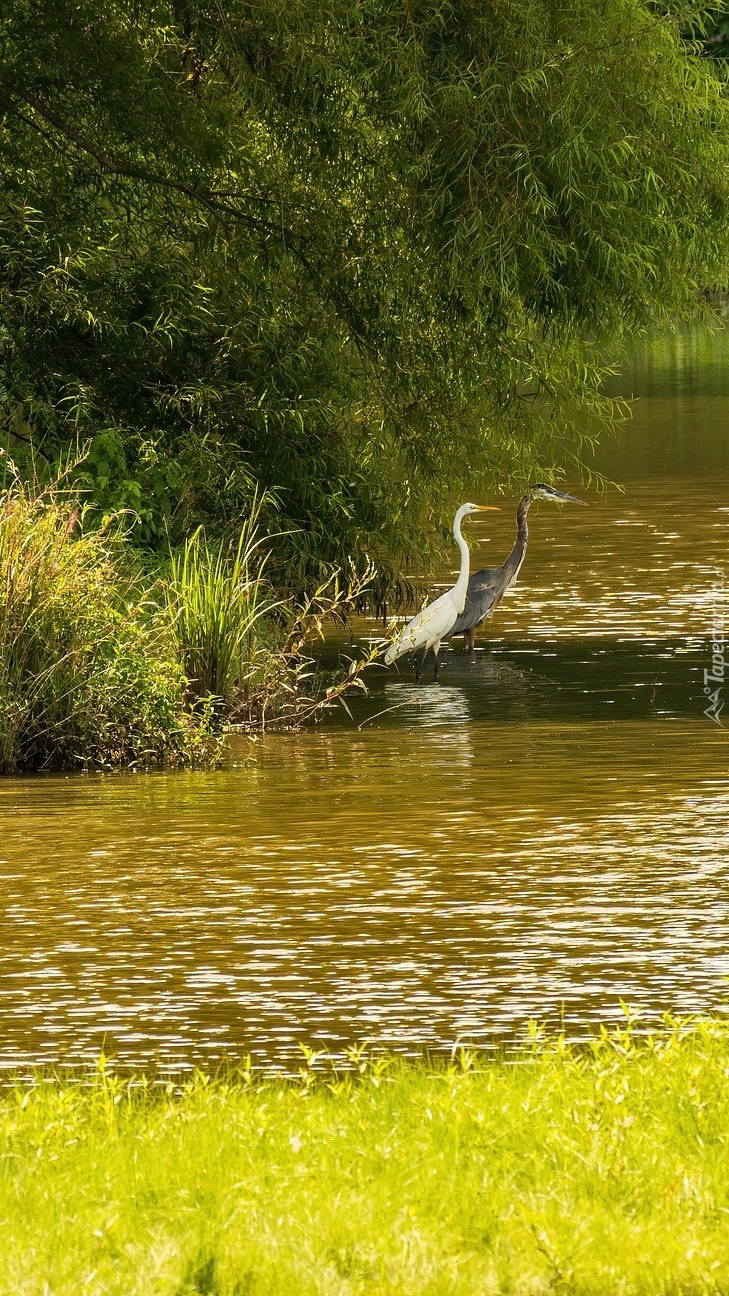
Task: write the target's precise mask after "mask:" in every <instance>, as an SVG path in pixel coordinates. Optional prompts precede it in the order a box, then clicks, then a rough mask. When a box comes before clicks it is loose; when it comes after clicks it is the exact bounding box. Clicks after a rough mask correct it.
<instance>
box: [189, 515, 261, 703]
mask: <svg viewBox="0 0 729 1296" xmlns="http://www.w3.org/2000/svg"><path fill="white" fill-rule="evenodd" d="M259 514H260V507H258V506H257V507H256V508H254V509H253V510H252V512H251V514H250V516H249V517H248V518H247V519H246V521H245V523H244V524H243V526H242V528H241V531H240V535H239V536H238V541H237V544H236V545H234V546H231V545H230V544H227V543H226V542H225V541H224V540H221V541H220V542H219V543H218V544H217V545H211V544H209V543H208V542H207V540H206V538H205V533H204V531H203V529H202V528H199V529H198V530H197V531H195V533H194V534H193V535H192V536H190V538H189V539H188V540H186V541H185V544H184V546H183V548H182V550H181V551H180V552H177V553H176V552H174V551H172V552H171V554H170V580H169V584H168V586H167V600H168V606H169V609H170V612H171V615H172V621H173V624H174V628H175V634H176V636H177V641H178V644H179V650H180V654H181V659H182V664H183V668H184V671H185V674H186V676H187V680H188V690H189V692H190V693H191V694H192V695H193V696H195V697H198V698H202V697H213V698H216V699H218V700H219V701H220V703H221V704H222V706H223V707H224V708H226V709H227V708H229V707H230V706H231V705H232V704H233V702H234V701H235V700H236V699H237V698H239V696H240V693H241V691H242V690H243V689H244V686H245V681H246V678H247V677H248V675H249V674H250V670H251V663H252V660H253V657H254V654H255V641H254V628H255V627H256V624H257V622H259V621H260V619H261V617H263V616H265V615H267V614H270V613H272V612H273V611H274V609H275V608H276V607H277V606H278V603H277V602H276V600H275V599H274V598H273V595H272V593H271V591H270V587H269V585H268V583H267V582H266V581H265V579H264V568H265V563H266V555H265V554H262V553H261V546H262V542H263V539H264V537H263V536H262V535H261V534H260V533H259V528H258V519H259Z"/></svg>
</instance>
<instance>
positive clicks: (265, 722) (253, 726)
mask: <svg viewBox="0 0 729 1296" xmlns="http://www.w3.org/2000/svg"><path fill="white" fill-rule="evenodd" d="M0 464H2V465H3V466H4V468H5V471H6V474H7V472H9V471H10V468H12V465H9V461H8V460H7V457H5V458H4V459H3V458H0ZM14 471H15V470H14V469H13V472H14ZM259 513H260V503H259V504H258V505H256V506H255V507H254V508H253V509H252V511H251V513H250V515H249V516H248V518H247V519H246V520H245V522H244V523H243V525H242V528H241V530H240V532H239V535H238V537H237V539H236V540H235V541H231V542H230V543H228V542H227V541H225V540H219V541H217V542H216V543H211V542H209V541H208V540H207V539H206V537H205V534H204V532H203V531H202V530H201V529H198V530H197V531H195V532H194V533H193V534H192V535H191V536H189V537H188V538H187V539H186V540H185V542H184V543H183V544H182V545H181V546H180V547H179V548H177V549H174V548H169V549H168V552H167V553H166V554H156V555H153V554H151V553H148V554H147V555H146V558H145V557H144V556H143V555H142V554H141V553H140V552H138V551H136V550H134V549H133V548H132V547H131V546H130V545H129V544H128V536H127V533H126V530H125V524H126V526H127V527H128V519H126V518H125V517H124V516H123V515H119V514H117V515H114V514H112V515H110V516H109V517H107V518H105V519H104V518H101V517H99V516H96V515H92V514H91V512H90V510H89V508H88V506H86V505H84V504H83V502H82V499H81V497H80V496H75V495H74V494H73V493H72V492H69V491H66V490H64V489H62V483H60V482H56V483H55V484H53V485H51V486H49V487H46V488H45V489H41V488H40V487H36V488H35V489H29V488H27V487H26V486H24V485H23V483H22V482H21V480H20V477H19V476H18V475H17V473H16V474H15V476H14V477H13V478H12V481H11V485H10V487H9V488H8V489H7V490H5V491H0V774H5V773H12V772H15V771H18V770H20V771H23V770H47V769H79V768H86V769H94V768H96V769H99V768H101V769H109V768H113V767H115V766H127V767H132V768H140V767H151V766H155V765H156V766H168V767H169V766H180V765H195V766H198V767H199V766H214V765H215V764H217V763H218V761H219V759H220V757H221V754H222V750H223V734H224V732H225V731H227V730H229V729H231V728H242V729H248V730H252V731H258V732H260V731H262V730H263V729H265V728H266V727H267V726H269V725H270V724H272V723H281V724H285V725H287V726H289V727H296V726H297V725H299V724H300V723H302V721H303V720H305V719H307V718H311V717H312V716H314V715H316V714H317V713H319V712H320V711H321V710H322V709H325V708H326V707H328V706H330V705H332V704H333V703H334V702H335V701H336V700H337V699H338V698H339V697H341V695H342V694H343V693H344V692H346V691H348V690H349V689H350V688H351V687H355V686H357V685H358V684H360V679H359V675H360V671H361V669H362V667H363V665H364V664H365V663H360V664H355V663H349V664H348V666H347V669H346V670H345V671H340V673H339V676H338V677H337V678H335V679H332V680H330V681H328V683H327V684H324V683H322V681H320V680H316V679H315V678H314V671H313V669H312V667H313V661H312V658H311V656H310V652H309V649H310V646H311V643H312V641H313V640H316V639H317V638H321V637H322V627H323V623H324V621H325V619H326V618H328V617H337V616H339V617H341V616H342V614H343V612H344V611H345V610H346V609H348V608H349V607H350V605H352V604H353V603H354V602H355V601H356V599H357V597H358V596H359V595H360V593H361V591H362V589H363V587H364V582H363V581H362V580H359V581H358V580H356V579H355V580H353V582H352V583H351V584H350V585H348V586H346V587H342V584H341V583H340V580H339V576H338V573H332V574H331V575H330V577H329V578H328V579H325V580H324V581H323V583H322V584H321V585H320V586H319V588H318V589H317V590H316V591H315V592H314V593H313V594H312V595H308V596H302V597H301V598H300V599H299V600H298V601H296V600H293V599H291V598H287V599H285V598H284V597H283V596H282V593H281V591H277V590H276V589H274V587H273V586H272V585H271V584H270V583H269V581H268V579H267V575H266V571H265V567H266V560H267V557H268V556H269V554H268V549H269V540H268V537H267V536H266V535H265V534H263V533H262V532H261V530H260V528H259V526H258V521H259ZM374 656H375V653H374V651H373V652H372V653H371V654H370V658H369V659H368V660H371V659H373V658H374Z"/></svg>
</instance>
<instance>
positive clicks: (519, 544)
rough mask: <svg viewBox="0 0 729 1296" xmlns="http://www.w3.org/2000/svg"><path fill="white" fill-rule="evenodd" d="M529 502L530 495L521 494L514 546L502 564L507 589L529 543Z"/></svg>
mask: <svg viewBox="0 0 729 1296" xmlns="http://www.w3.org/2000/svg"><path fill="white" fill-rule="evenodd" d="M531 502H532V501H531V496H530V495H522V497H521V499H520V500H519V503H518V505H517V510H516V540H515V541H514V548H513V549H512V551H511V553H510V554H509V557H508V558H507V559H506V562H505V563H504V565H503V571H504V575H505V577H506V589H508V588H509V586H510V585H513V583H514V581H515V580H516V578H517V576H518V575H519V568H520V567H521V565H522V563H523V561H524V556H525V554H526V551H527V544H528V543H529V527H528V526H527V513H528V512H529V505H530V504H531Z"/></svg>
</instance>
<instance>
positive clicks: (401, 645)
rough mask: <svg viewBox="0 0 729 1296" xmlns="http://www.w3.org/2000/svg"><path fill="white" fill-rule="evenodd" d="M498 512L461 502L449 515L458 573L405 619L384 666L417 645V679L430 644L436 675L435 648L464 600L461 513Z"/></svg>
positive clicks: (490, 506)
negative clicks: (419, 653) (441, 591)
mask: <svg viewBox="0 0 729 1296" xmlns="http://www.w3.org/2000/svg"><path fill="white" fill-rule="evenodd" d="M500 512H501V509H498V508H496V507H495V505H493V504H461V507H460V508H459V509H458V512H457V513H456V516H455V517H454V519H453V536H454V539H455V542H456V544H457V545H458V548H459V549H460V551H461V570H460V572H459V573H458V580H457V581H456V583H455V585H453V586H452V588H451V589H449V590H446V591H445V594H441V595H440V597H439V598H437V599H434V600H433V602H432V603H429V604H428V606H427V607H425V608H423V610H422V612H418V614H417V616H414V617H413V619H412V621H408V623H407V625H406V626H404V627H403V629H402V630H401V631H400V633H399V634H398V635H397V637H396V638H395V639H394V640H393V642H392V643H391V644H390V647H389V648H388V650H387V652H386V653H385V662H386V664H387V665H388V666H391V665H392V663H393V662H394V661H397V659H398V657H402V655H403V653H407V652H415V651H416V650H417V649H418V648H423V649H424V652H423V656H422V659H421V662H420V666H419V667H418V666H417V665H416V668H415V681H416V683H417V681H418V680H419V679H420V675H421V672H422V669H423V666H424V665H425V658H426V657H427V655H428V651H429V649H431V648H432V649H433V653H434V655H435V667H434V670H433V679H437V678H438V650H439V648H440V645H441V640H443V639H447V637H448V635H449V634H450V633H451V631H452V629H453V627H454V625H455V624H456V621H457V620H458V618H459V616H460V615H461V613H462V611H463V609H464V607H465V604H466V592H467V590H468V574H469V571H470V555H469V552H468V545H467V544H466V541H465V540H464V539H463V536H462V535H461V522H462V521H463V519H464V518H465V517H468V514H469V513H500Z"/></svg>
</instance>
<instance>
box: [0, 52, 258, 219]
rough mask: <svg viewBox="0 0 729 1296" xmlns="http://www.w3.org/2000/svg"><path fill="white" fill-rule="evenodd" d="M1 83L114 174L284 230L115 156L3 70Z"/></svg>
mask: <svg viewBox="0 0 729 1296" xmlns="http://www.w3.org/2000/svg"><path fill="white" fill-rule="evenodd" d="M0 86H2V87H3V89H5V90H7V91H8V92H9V93H10V94H12V95H16V96H17V98H18V99H22V100H23V102H24V103H27V104H28V105H29V107H31V108H32V109H33V110H34V111H35V112H37V113H38V115H39V116H40V117H42V118H43V120H44V121H47V122H48V123H49V124H50V125H51V126H54V127H55V129H56V130H57V131H60V133H61V134H62V135H64V136H65V138H66V139H68V140H71V142H72V143H74V144H75V145H76V146H77V148H80V149H81V150H82V151H83V152H84V153H88V155H89V157H92V158H94V160H95V161H96V162H97V163H98V164H99V166H100V167H101V168H102V170H104V171H108V172H109V173H110V174H111V175H118V176H124V177H125V178H127V179H129V180H139V181H141V183H142V184H149V185H154V186H156V187H157V188H161V189H169V190H172V191H173V192H175V193H179V194H182V195H183V196H184V197H186V198H192V199H193V201H194V202H198V203H201V204H202V205H203V206H204V207H207V209H208V210H209V211H211V212H213V213H214V214H215V215H226V216H232V217H233V218H234V219H235V220H237V221H242V222H243V223H244V224H246V225H249V226H250V227H251V228H252V229H256V230H263V231H264V232H266V233H270V234H280V232H281V231H280V228H279V226H278V225H272V224H270V222H268V221H263V220H260V218H258V217H255V216H250V215H249V214H248V213H247V212H242V211H241V210H240V208H239V207H234V206H231V204H230V203H226V202H221V201H220V199H219V198H218V197H217V195H216V193H215V191H214V190H205V189H198V188H197V187H196V186H195V185H189V184H186V183H185V181H184V180H172V179H170V177H169V176H162V175H158V174H157V173H156V172H154V171H149V170H148V169H147V168H146V167H139V166H134V165H133V164H131V163H129V162H124V161H123V160H122V159H120V158H116V157H114V156H113V155H112V154H111V153H108V152H107V151H106V149H103V148H100V147H99V145H98V144H95V143H94V142H93V140H90V139H88V137H87V136H85V135H82V134H81V132H80V131H78V130H76V128H75V126H72V125H71V123H70V122H67V121H66V120H65V119H64V118H63V117H62V116H61V115H60V113H57V112H56V111H55V109H54V108H51V107H50V106H49V105H48V104H46V103H44V102H43V100H42V99H39V98H38V96H37V95H36V94H34V93H33V92H32V90H26V89H24V88H23V87H21V86H19V85H17V84H16V83H15V82H14V81H13V80H11V79H10V78H9V77H7V76H4V75H3V74H2V73H0Z"/></svg>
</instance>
